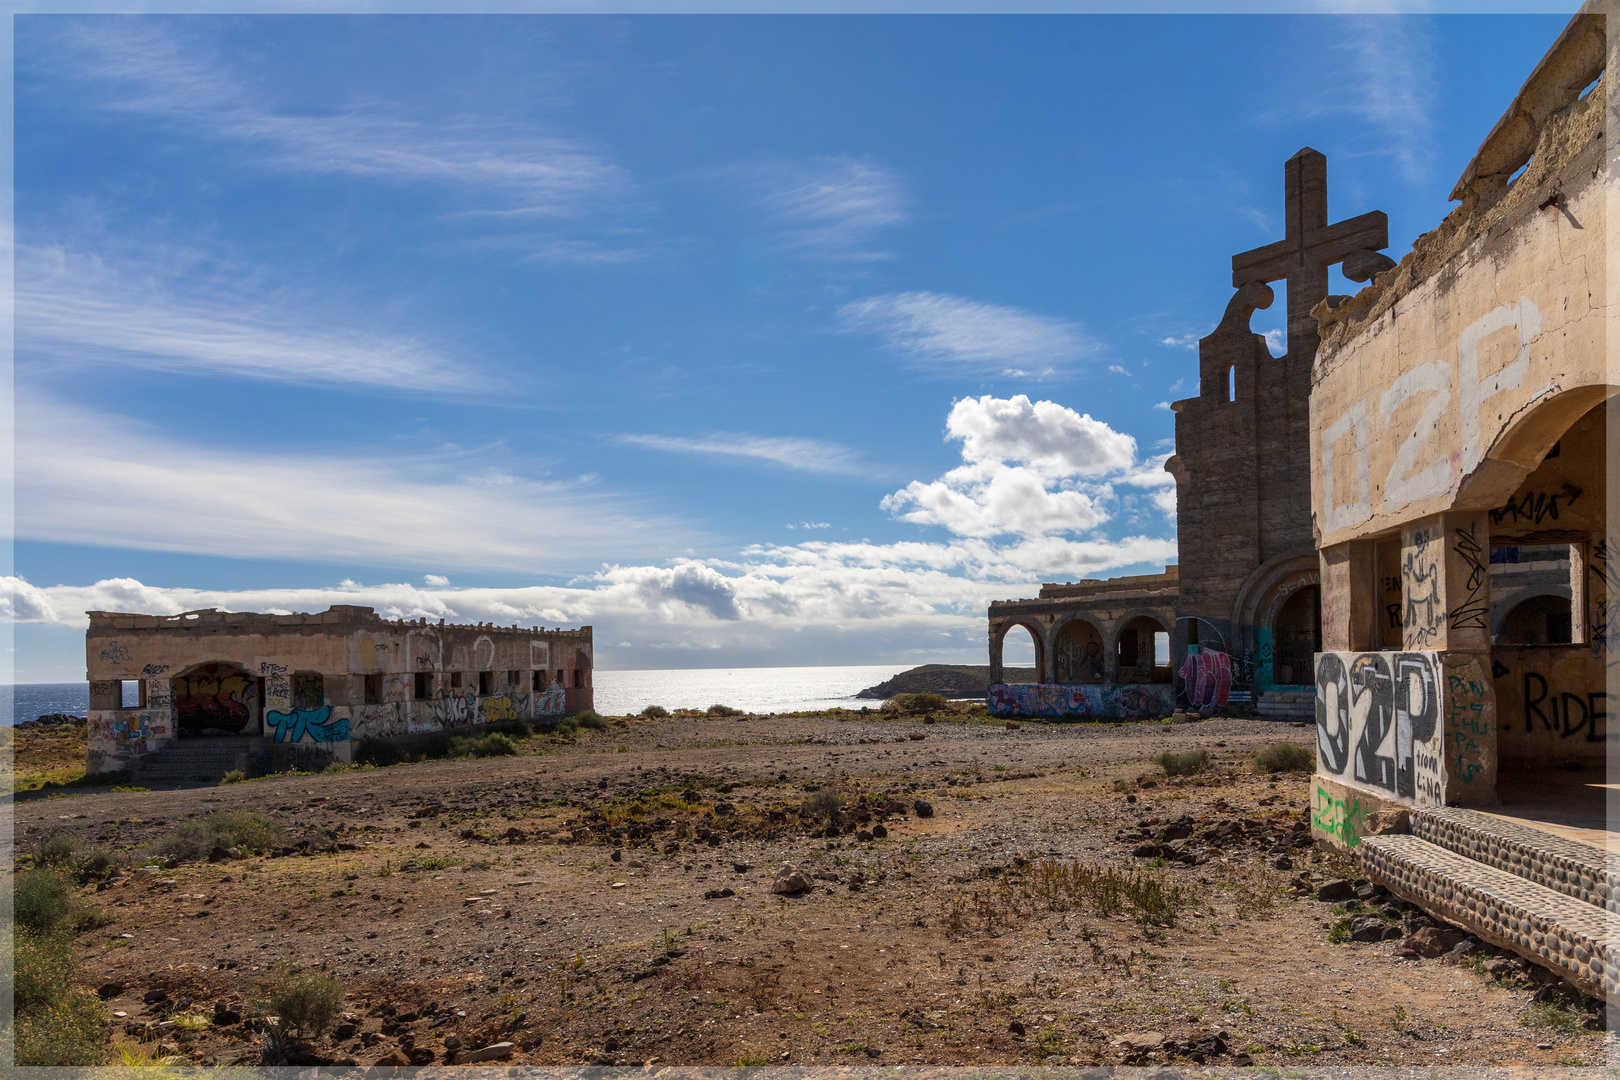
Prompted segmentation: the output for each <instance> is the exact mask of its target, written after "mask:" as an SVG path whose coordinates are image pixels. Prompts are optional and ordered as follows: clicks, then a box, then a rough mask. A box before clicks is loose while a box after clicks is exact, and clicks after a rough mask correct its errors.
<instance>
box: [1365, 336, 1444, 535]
mask: <svg viewBox="0 0 1620 1080" xmlns="http://www.w3.org/2000/svg"><path fill="white" fill-rule="evenodd" d="M1414 394H1433V395H1434V397H1433V398H1431V399H1430V401H1429V404H1428V407H1427V408H1425V409H1424V410H1423V412H1422V413H1421V414H1419V416H1418V418H1417V420H1416V421H1414V422H1413V424H1412V430H1411V431H1410V432H1409V433H1408V434H1407V436H1406V441H1405V442H1403V443H1401V448H1400V450H1399V451H1397V452H1396V454H1395V461H1394V462H1393V463H1392V464H1391V465H1390V467H1389V475H1388V476H1387V477H1386V478H1385V479H1384V509H1386V510H1393V509H1395V508H1396V507H1398V506H1405V505H1406V504H1407V503H1410V502H1417V501H1418V500H1419V499H1427V498H1430V497H1431V496H1434V495H1441V494H1444V493H1445V492H1446V491H1448V490H1450V488H1451V459H1450V458H1442V459H1440V460H1439V461H1437V462H1435V463H1434V464H1433V465H1430V466H1429V467H1428V468H1426V469H1423V470H1421V471H1419V472H1418V473H1416V474H1413V473H1412V467H1413V466H1414V465H1416V464H1417V458H1418V451H1419V450H1421V449H1422V448H1423V442H1424V440H1425V439H1427V438H1428V437H1429V436H1430V435H1432V434H1433V433H1434V429H1435V428H1436V427H1437V426H1439V424H1440V417H1441V416H1442V415H1443V414H1444V413H1445V411H1446V406H1447V405H1449V404H1451V369H1450V368H1448V367H1446V366H1445V365H1444V364H1420V365H1418V366H1417V367H1415V368H1412V369H1411V370H1410V371H1406V372H1403V373H1402V374H1401V377H1400V378H1398V379H1396V380H1395V382H1394V384H1393V385H1391V386H1390V388H1389V389H1388V390H1385V391H1384V396H1383V397H1381V398H1379V399H1378V412H1379V414H1380V415H1382V416H1383V418H1384V423H1385V424H1386V425H1388V424H1389V423H1390V422H1391V421H1392V420H1393V419H1394V418H1395V412H1396V410H1397V409H1399V408H1400V407H1401V405H1402V403H1403V402H1405V401H1406V399H1407V398H1409V397H1412V396H1413V395H1414Z"/></svg>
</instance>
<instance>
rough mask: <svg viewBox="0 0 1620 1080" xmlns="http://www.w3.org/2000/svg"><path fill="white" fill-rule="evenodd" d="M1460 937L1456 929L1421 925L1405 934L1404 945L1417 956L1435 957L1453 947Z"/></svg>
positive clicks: (1460, 934) (1460, 939)
mask: <svg viewBox="0 0 1620 1080" xmlns="http://www.w3.org/2000/svg"><path fill="white" fill-rule="evenodd" d="M1462 939H1463V936H1462V933H1461V932H1460V931H1457V930H1447V929H1443V928H1441V927H1438V926H1421V927H1419V928H1418V929H1416V930H1413V931H1412V932H1411V933H1409V934H1408V935H1407V936H1406V946H1407V948H1409V949H1411V950H1412V951H1413V952H1415V953H1417V954H1418V955H1419V956H1427V957H1435V956H1440V955H1442V954H1443V953H1445V952H1447V951H1449V950H1450V949H1452V948H1454V947H1455V946H1456V945H1457V943H1458V942H1460V941H1462Z"/></svg>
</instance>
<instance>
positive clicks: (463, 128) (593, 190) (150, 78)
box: [64, 22, 630, 216]
mask: <svg viewBox="0 0 1620 1080" xmlns="http://www.w3.org/2000/svg"><path fill="white" fill-rule="evenodd" d="M64 38H65V42H66V44H68V46H69V48H70V49H73V50H74V52H75V54H76V57H75V58H76V59H78V60H79V61H80V63H79V64H78V65H77V67H78V70H80V71H81V72H82V73H83V74H85V75H87V76H90V77H92V78H97V79H99V80H101V81H103V82H105V83H107V84H110V86H111V87H112V92H111V93H110V94H109V95H108V97H107V98H106V99H105V102H104V104H105V106H106V107H107V108H109V109H112V110H116V111H122V112H138V113H143V114H146V115H149V116H152V117H155V118H159V119H164V120H168V121H171V122H174V123H177V124H180V125H183V126H184V127H186V128H187V129H189V130H190V131H194V132H196V131H200V132H204V133H208V134H211V135H213V136H215V137H217V138H221V139H227V140H236V141H239V142H241V143H243V144H246V145H248V146H250V147H251V151H250V154H249V157H250V160H251V161H252V162H253V163H254V164H257V165H263V166H268V167H281V168H289V169H297V170H302V171H309V172H328V173H343V174H348V175H354V176H365V177H369V178H375V179H378V180H382V181H386V182H390V183H399V182H421V181H429V182H434V183H441V184H446V185H453V186H458V187H476V188H481V189H484V190H486V191H495V192H498V193H499V194H500V198H501V202H502V212H503V213H508V214H527V215H547V216H549V215H555V214H559V213H564V212H568V211H571V210H577V209H578V208H579V207H580V206H581V205H582V204H584V203H586V202H588V201H592V200H596V199H599V198H602V197H617V196H622V195H623V194H625V193H626V192H627V191H628V190H629V187H630V182H629V177H628V174H627V173H625V171H624V170H623V169H621V168H619V167H617V166H615V165H612V164H610V163H608V162H606V161H604V160H602V159H601V158H600V157H598V156H596V155H594V154H592V153H590V152H589V151H587V150H585V149H583V148H581V147H579V146H578V145H576V144H575V143H573V142H571V141H569V140H566V139H561V138H556V137H553V136H550V135H547V134H546V133H544V132H538V131H535V130H533V129H530V128H526V127H523V126H520V125H515V124H510V123H503V122H492V121H489V120H486V119H483V118H480V117H476V116H452V117H449V118H447V119H445V120H442V121H437V122H434V123H423V122H420V121H416V120H413V119H411V118H409V117H406V116H402V115H400V114H399V113H398V111H397V110H395V109H392V108H391V107H389V106H386V105H381V104H375V103H367V104H364V105H356V106H351V107H348V108H342V107H339V108H336V109H334V110H332V111H330V112H326V113H320V114H317V113H311V112H294V111H291V110H284V111H277V110H275V109H273V108H270V107H268V106H267V105H266V104H265V103H264V102H262V101H261V100H259V99H257V98H255V97H254V95H253V94H252V93H250V92H249V90H248V89H246V84H245V82H244V80H243V79H242V78H241V77H240V76H239V75H238V74H236V73H235V72H233V71H231V70H229V69H228V68H226V67H225V66H223V65H221V64H216V63H211V62H209V61H207V60H205V59H202V58H201V57H202V55H203V54H204V53H205V51H206V48H205V47H203V46H200V45H197V44H194V43H190V42H183V41H182V40H180V39H179V37H178V36H176V35H174V34H172V33H170V32H169V31H168V29H166V28H164V27H159V26H154V25H151V24H146V25H142V24H138V23H128V22H99V23H92V22H82V23H77V24H74V25H73V26H72V27H71V28H70V29H69V30H67V31H66V32H65V35H64Z"/></svg>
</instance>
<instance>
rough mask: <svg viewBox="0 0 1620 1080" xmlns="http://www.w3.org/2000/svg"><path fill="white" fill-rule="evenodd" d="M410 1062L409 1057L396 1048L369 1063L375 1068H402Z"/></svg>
mask: <svg viewBox="0 0 1620 1080" xmlns="http://www.w3.org/2000/svg"><path fill="white" fill-rule="evenodd" d="M410 1063H411V1059H410V1058H408V1057H406V1056H405V1055H404V1054H402V1053H400V1052H399V1051H398V1050H390V1051H389V1052H388V1053H386V1054H384V1055H383V1056H382V1057H380V1058H378V1059H377V1060H376V1061H373V1062H372V1063H371V1064H372V1065H373V1066H375V1067H377V1068H385V1069H396V1068H403V1067H405V1066H406V1065H409V1064H410Z"/></svg>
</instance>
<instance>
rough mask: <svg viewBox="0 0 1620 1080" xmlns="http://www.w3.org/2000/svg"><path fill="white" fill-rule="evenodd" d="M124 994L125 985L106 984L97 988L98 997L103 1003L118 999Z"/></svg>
mask: <svg viewBox="0 0 1620 1080" xmlns="http://www.w3.org/2000/svg"><path fill="white" fill-rule="evenodd" d="M123 992H124V984H123V983H116V982H106V983H102V984H101V985H100V986H98V987H96V996H97V997H99V998H100V999H101V1000H102V1001H106V1000H108V999H109V998H115V997H118V996H120V995H122V994H123Z"/></svg>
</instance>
